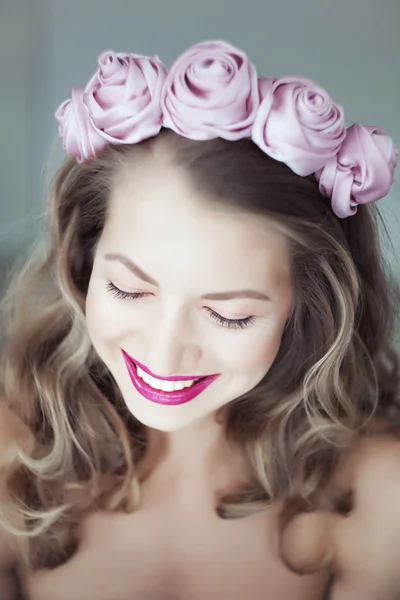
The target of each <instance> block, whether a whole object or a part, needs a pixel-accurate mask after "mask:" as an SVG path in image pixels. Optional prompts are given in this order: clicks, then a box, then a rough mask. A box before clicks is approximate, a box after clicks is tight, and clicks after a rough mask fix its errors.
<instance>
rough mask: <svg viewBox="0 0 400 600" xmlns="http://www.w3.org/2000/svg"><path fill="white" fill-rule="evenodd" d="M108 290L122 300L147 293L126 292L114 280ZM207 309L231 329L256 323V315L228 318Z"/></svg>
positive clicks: (214, 317)
mask: <svg viewBox="0 0 400 600" xmlns="http://www.w3.org/2000/svg"><path fill="white" fill-rule="evenodd" d="M107 290H108V291H109V292H110V293H111V294H112V295H113V296H114V297H115V298H119V299H120V300H126V299H128V298H129V299H130V300H136V299H137V298H142V297H143V296H146V295H147V294H146V293H145V292H124V291H123V290H120V289H119V288H117V286H116V285H114V284H113V283H112V281H109V282H108V283H107ZM206 311H207V312H208V313H210V315H211V317H212V319H213V320H214V321H216V322H217V323H219V324H220V325H222V326H223V327H228V328H229V329H244V328H245V327H248V326H249V325H251V324H253V323H254V317H246V318H245V319H226V318H225V317H222V316H221V315H219V314H218V313H216V312H215V311H214V310H212V309H211V308H208V307H206Z"/></svg>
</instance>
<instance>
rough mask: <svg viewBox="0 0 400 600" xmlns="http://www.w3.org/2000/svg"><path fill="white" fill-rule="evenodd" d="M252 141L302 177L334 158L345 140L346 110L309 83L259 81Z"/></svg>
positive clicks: (300, 81) (303, 79) (312, 83)
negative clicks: (259, 98) (258, 96)
mask: <svg viewBox="0 0 400 600" xmlns="http://www.w3.org/2000/svg"><path fill="white" fill-rule="evenodd" d="M259 90H260V96H261V104H260V107H259V109H258V112H257V116H256V119H255V122H254V126H253V131H252V139H253V141H254V142H255V143H256V144H257V146H259V147H260V148H261V150H263V151H264V152H265V153H266V154H268V155H269V156H271V157H272V158H275V159H276V160H278V161H281V162H284V163H286V164H287V165H288V167H290V168H291V169H292V171H294V172H295V173H297V174H298V175H302V176H303V177H304V176H306V175H310V174H311V173H314V172H315V171H317V170H318V169H320V168H321V167H322V166H323V165H324V164H326V162H327V161H328V160H329V159H330V158H332V157H333V156H335V154H336V153H337V152H338V150H339V148H340V145H341V143H342V142H343V140H344V138H345V136H346V128H345V124H344V116H343V110H342V108H341V107H340V106H338V105H336V104H334V103H333V101H332V100H331V98H330V97H329V96H328V94H327V93H326V91H325V90H323V89H322V88H320V87H319V86H317V85H316V84H315V83H314V82H312V81H310V80H309V79H305V78H302V77H299V78H297V77H285V78H282V79H260V81H259Z"/></svg>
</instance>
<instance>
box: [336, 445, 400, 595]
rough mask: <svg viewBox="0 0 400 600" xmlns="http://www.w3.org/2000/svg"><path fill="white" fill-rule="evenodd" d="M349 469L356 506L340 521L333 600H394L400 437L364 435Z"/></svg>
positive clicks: (399, 576)
mask: <svg viewBox="0 0 400 600" xmlns="http://www.w3.org/2000/svg"><path fill="white" fill-rule="evenodd" d="M344 471H347V473H346V475H347V476H349V482H350V487H351V490H352V493H353V508H352V510H351V512H350V513H349V514H348V515H347V516H346V517H344V518H340V519H338V520H337V521H336V523H335V529H334V535H333V540H334V562H335V564H336V570H337V573H338V578H337V582H336V586H335V589H334V593H333V599H334V600H342V598H343V599H346V598H353V597H354V598H358V597H360V598H365V599H366V600H368V599H369V598H371V600H374V598H379V599H382V600H386V599H387V600H392V599H393V600H394V599H395V598H398V597H400V569H399V565H400V440H398V439H396V438H394V437H389V436H384V435H380V434H377V435H371V436H366V437H364V438H361V439H360V440H359V441H358V442H357V444H356V445H355V446H354V449H353V451H352V452H351V454H350V455H349V459H348V462H347V465H345V466H344ZM347 593H348V595H346V594H347ZM350 594H353V595H352V596H351V595H350Z"/></svg>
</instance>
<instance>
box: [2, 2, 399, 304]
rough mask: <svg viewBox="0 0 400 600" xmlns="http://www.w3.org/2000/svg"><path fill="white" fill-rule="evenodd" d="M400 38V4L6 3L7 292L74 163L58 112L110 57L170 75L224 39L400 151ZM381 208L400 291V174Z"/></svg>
mask: <svg viewBox="0 0 400 600" xmlns="http://www.w3.org/2000/svg"><path fill="white" fill-rule="evenodd" d="M399 30H400V0H330V1H328V0H275V1H272V0H246V1H245V2H240V1H239V0H201V2H193V1H191V0H146V2H144V1H143V0H142V1H139V0H113V1H112V2H109V1H108V0H107V1H106V0H67V1H66V0H0V82H1V83H0V131H1V144H0V293H1V291H2V289H4V284H5V281H6V277H7V273H8V272H9V269H10V266H11V265H12V264H13V263H14V261H15V259H16V258H18V257H21V256H23V254H24V253H26V252H27V251H28V248H29V245H30V244H31V243H32V241H33V240H34V239H35V238H36V237H37V236H39V235H40V234H41V231H42V228H43V222H42V214H43V212H44V209H45V203H46V190H47V182H48V179H49V177H51V175H52V174H53V172H54V170H55V169H56V168H57V166H58V165H59V164H60V161H61V160H62V159H63V157H64V153H63V150H62V147H61V141H60V140H59V139H57V129H58V126H57V123H56V121H55V119H54V112H55V111H56V109H57V107H58V106H59V105H60V104H61V102H63V101H64V100H65V99H66V98H69V97H70V93H71V88H72V87H80V86H84V85H85V84H86V83H87V81H88V79H89V78H90V76H91V75H92V74H93V73H94V72H95V70H96V69H97V57H98V55H99V54H100V53H101V52H102V51H103V50H115V51H116V52H133V53H138V54H146V55H153V54H158V55H159V56H160V58H161V59H162V60H163V62H164V63H165V64H166V65H167V66H169V65H170V64H171V63H172V62H173V60H174V59H175V58H176V57H177V56H178V54H180V53H181V52H182V51H183V50H185V49H186V48H187V47H188V46H190V45H192V44H193V43H196V42H199V41H202V40H206V39H225V40H227V41H229V42H231V43H232V44H234V45H236V46H238V47H239V48H242V49H243V50H245V52H246V53H247V54H248V55H249V57H250V59H251V60H252V61H253V63H254V64H255V66H256V68H257V70H258V72H259V74H260V75H263V76H267V77H271V76H277V77H281V76H284V75H301V76H305V77H308V78H310V79H313V80H314V81H316V82H317V83H319V84H320V85H321V86H322V87H324V88H325V89H326V90H327V91H328V92H329V94H330V95H331V97H332V98H333V99H334V100H335V101H336V102H337V103H338V104H340V105H342V106H343V108H344V110H345V117H346V123H347V125H351V124H352V123H353V122H355V121H356V122H358V123H361V124H363V125H378V126H379V127H381V128H382V129H383V130H384V131H385V133H387V134H388V135H390V136H391V137H392V138H393V139H394V141H395V144H396V145H397V147H400V118H399V98H400V36H399ZM380 206H381V208H382V211H383V216H384V219H385V222H386V225H387V227H388V229H389V233H390V236H391V241H392V244H393V247H391V246H390V245H387V244H385V245H384V251H385V255H386V257H387V259H388V262H389V265H390V268H391V270H392V272H393V273H394V274H395V276H396V278H397V279H398V280H399V281H400V261H399V255H400V165H399V168H398V169H397V177H396V183H395V185H394V187H393V188H392V191H391V193H390V195H389V197H388V198H387V199H385V200H383V201H380ZM399 310H400V308H399Z"/></svg>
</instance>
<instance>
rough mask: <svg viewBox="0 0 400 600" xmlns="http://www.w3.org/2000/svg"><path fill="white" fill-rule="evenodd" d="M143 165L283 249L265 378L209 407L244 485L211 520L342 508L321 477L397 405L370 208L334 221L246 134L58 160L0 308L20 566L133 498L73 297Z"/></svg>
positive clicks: (304, 181) (387, 310)
mask: <svg viewBox="0 0 400 600" xmlns="http://www.w3.org/2000/svg"><path fill="white" fill-rule="evenodd" d="M141 161H154V169H157V168H158V165H159V164H160V161H165V163H166V164H168V165H172V166H174V167H176V168H178V169H182V170H183V171H185V172H186V173H188V174H189V176H190V177H191V180H192V181H193V184H194V185H195V186H196V189H197V190H199V192H202V193H204V197H205V198H206V199H207V200H206V201H208V202H209V203H210V207H212V206H213V205H215V208H216V209H222V210H227V211H229V210H230V211H237V212H242V213H252V214H255V215H259V216H260V217H265V218H267V219H269V221H270V222H273V223H274V224H275V225H276V227H278V228H279V229H280V230H281V231H282V232H283V234H284V235H285V236H286V238H287V240H288V244H289V248H290V256H291V271H292V281H293V286H294V303H293V308H292V311H291V314H290V317H289V319H288V322H287V325H286V328H285V331H284V335H283V338H282V343H281V347H280V350H279V353H278V355H277V357H276V360H275V362H274V364H273V365H272V367H271V369H270V370H269V372H268V373H267V374H266V376H265V377H264V379H263V380H262V381H261V382H260V383H259V384H258V385H257V386H256V387H255V388H254V389H253V390H251V391H249V392H248V393H246V394H244V395H243V396H241V397H240V398H237V399H235V400H234V401H232V402H231V403H230V404H229V405H227V406H226V407H225V408H224V409H223V418H224V421H225V425H226V435H227V439H228V440H229V442H230V443H232V445H233V446H234V447H235V448H237V449H238V450H239V452H240V453H241V455H242V456H243V458H244V460H245V464H246V467H247V469H248V473H249V482H250V483H249V485H248V486H247V487H246V488H244V489H240V490H232V491H231V493H229V494H227V493H226V494H224V495H223V496H222V497H221V498H220V502H219V506H218V509H217V511H218V514H219V515H220V516H221V517H222V518H239V517H244V516H246V515H250V514H254V513H255V512H258V511H261V510H264V509H265V507H267V506H268V505H270V504H271V503H273V502H276V501H282V503H283V506H284V507H285V509H284V511H283V513H282V526H284V524H285V523H287V521H288V519H290V518H292V516H293V515H294V514H296V512H299V511H308V510H313V509H315V508H317V507H324V508H328V509H329V510H341V506H342V507H343V498H342V497H339V496H338V494H337V493H336V492H335V491H334V490H332V488H331V486H330V481H331V478H332V475H333V473H334V471H335V469H336V467H337V465H338V464H339V462H340V460H341V459H342V458H343V456H345V454H346V452H347V451H348V449H349V448H350V446H351V444H352V443H353V441H354V439H355V436H356V435H358V434H359V432H360V430H361V431H362V430H363V428H364V430H365V431H367V430H368V426H369V425H368V424H369V423H370V422H371V420H372V418H373V417H374V416H380V415H382V416H387V415H388V414H392V413H391V412H390V411H394V410H395V409H396V407H397V406H398V396H399V380H400V376H399V365H398V358H397V356H396V353H395V351H394V350H393V346H392V335H393V330H394V314H395V313H394V288H393V286H391V284H390V282H389V280H388V276H387V274H385V270H384V266H383V264H382V259H381V257H380V251H379V243H378V226H377V215H378V213H377V210H376V208H374V207H370V206H368V207H367V206H365V207H361V208H360V209H359V211H358V212H357V214H356V215H355V216H354V217H351V218H349V219H346V220H340V219H338V218H337V217H335V215H334V214H333V212H332V210H331V208H330V203H329V201H328V200H327V199H326V198H324V197H323V196H322V195H321V194H320V192H319V190H318V184H317V182H316V181H315V180H314V178H313V177H304V178H303V177H299V176H297V175H295V174H294V173H293V172H292V171H291V170H290V169H289V168H288V167H286V166H285V165H284V164H282V163H278V162H276V161H275V160H273V159H271V158H269V157H268V156H266V155H265V154H263V153H262V152H261V150H259V149H258V148H257V147H256V146H255V145H254V144H253V143H252V142H251V141H250V140H241V141H238V142H233V143H232V142H226V141H223V140H221V139H218V140H211V141H207V142H195V141H192V140H188V139H185V138H183V137H180V136H177V135H176V134H173V133H172V132H169V131H166V130H162V132H161V133H160V134H159V136H157V137H156V138H153V139H150V140H147V141H145V142H142V143H140V144H137V145H132V146H129V145H119V146H118V145H117V146H109V147H108V148H106V149H105V150H103V152H101V153H100V154H99V156H98V157H96V158H95V159H93V160H92V161H91V162H89V163H88V164H84V165H79V164H77V163H76V161H75V160H74V159H71V158H68V159H67V160H66V161H65V163H64V164H63V165H62V166H61V168H60V169H59V171H58V173H57V174H56V176H55V179H54V182H53V184H52V188H51V194H50V205H49V212H48V214H49V237H48V240H47V243H46V245H45V246H44V247H40V248H38V249H37V250H36V252H35V253H34V254H33V256H32V258H31V259H30V260H29V261H27V262H26V264H25V266H24V268H23V269H21V270H20V272H19V273H18V274H17V275H16V276H15V277H14V280H13V282H12V284H11V285H10V287H9V290H8V292H7V294H6V296H5V299H4V301H3V304H2V335H3V340H2V364H1V371H0V375H1V390H0V392H1V393H2V394H3V395H4V397H5V398H6V402H7V404H8V407H9V408H10V409H11V411H12V412H13V413H15V414H16V415H17V416H18V417H19V418H20V420H21V421H22V422H23V424H24V426H25V427H26V428H27V431H28V432H29V436H30V443H29V444H27V443H23V442H22V441H21V443H20V442H19V441H18V440H16V441H15V444H14V445H13V449H12V451H11V450H10V452H11V454H10V452H9V453H8V454H7V463H5V462H4V461H0V474H1V475H2V477H3V478H4V481H5V483H6V491H7V498H9V499H10V498H11V499H12V501H11V502H10V501H9V502H1V501H0V525H1V526H2V527H4V528H5V529H6V530H8V531H9V532H11V533H13V534H15V535H18V536H20V538H21V540H22V541H23V542H21V557H22V560H24V562H25V563H26V564H27V565H29V567H31V568H42V567H47V568H51V567H54V566H56V565H58V564H61V563H62V562H64V561H66V560H67V559H68V558H69V557H70V556H71V555H72V554H73V553H74V551H75V549H76V548H77V544H78V541H79V535H80V525H81V524H82V522H83V520H84V518H85V517H86V516H87V515H89V514H91V513H93V512H94V511H95V510H97V509H99V508H105V509H107V510H115V511H117V510H120V511H121V510H123V511H127V512H131V511H133V510H136V509H137V508H138V507H139V506H140V481H139V478H138V473H137V465H138V463H139V462H140V460H141V458H142V457H143V456H145V453H146V432H145V430H144V428H143V427H142V425H141V424H140V423H139V422H138V421H137V420H136V419H135V418H134V417H133V416H132V415H131V414H130V413H129V411H128V410H127V408H126V407H125V404H124V402H123V399H122V397H121V394H120V392H119V389H118V387H117V385H116V383H115V382H114V380H113V378H112V377H111V375H110V373H109V372H108V371H107V369H106V367H105V366H104V365H103V364H102V362H101V360H100V359H99V357H98V356H97V355H96V353H95V351H94V349H93V348H92V346H91V343H90V339H89V337H88V334H87V331H86V326H85V315H84V306H85V296H86V292H87V288H88V283H89V279H90V274H91V268H92V263H93V255H94V252H95V249H96V245H97V242H98V240H99V237H100V236H101V233H102V230H103V227H104V223H105V221H106V219H107V205H108V198H109V195H110V190H111V188H112V185H114V183H115V182H116V181H118V177H119V176H120V175H121V174H123V173H124V170H126V169H131V170H132V172H133V174H134V170H135V168H136V166H140V164H141ZM221 414H222V413H221ZM26 439H27V438H26V436H25V442H26Z"/></svg>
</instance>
